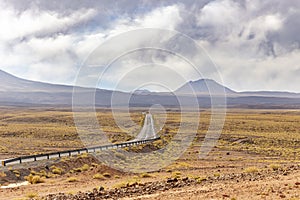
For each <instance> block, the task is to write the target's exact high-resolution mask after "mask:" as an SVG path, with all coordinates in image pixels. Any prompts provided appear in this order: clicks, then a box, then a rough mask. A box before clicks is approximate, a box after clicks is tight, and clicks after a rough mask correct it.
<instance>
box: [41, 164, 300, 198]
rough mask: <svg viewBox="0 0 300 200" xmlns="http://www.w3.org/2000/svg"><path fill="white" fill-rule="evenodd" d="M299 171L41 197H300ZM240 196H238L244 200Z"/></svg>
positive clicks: (182, 180) (292, 167) (171, 181)
mask: <svg viewBox="0 0 300 200" xmlns="http://www.w3.org/2000/svg"><path fill="white" fill-rule="evenodd" d="M299 172H300V166H299V165H290V166H288V167H286V168H285V169H278V170H265V171H262V172H251V173H238V174H235V173H232V174H226V175H220V176H208V177H206V178H188V177H184V178H169V179H167V180H164V181H156V182H146V183H137V182H134V183H131V184H129V183H128V184H127V185H124V186H122V187H120V188H114V189H110V190H105V189H104V188H103V187H100V188H94V189H93V190H92V191H88V192H78V193H77V194H65V193H57V194H49V195H47V196H45V197H43V199H46V200H81V199H91V200H97V199H122V198H124V199H170V197H171V199H236V198H237V197H238V196H241V195H243V194H244V193H243V192H245V189H246V191H247V188H248V191H247V197H246V198H250V197H251V198H252V199H300V192H299V191H300V190H299V187H300V179H299V178H300V173H299ZM245 186H246V188H245ZM253 186H256V187H258V188H260V189H257V188H256V189H255V193H251V192H249V190H250V189H251V188H252V189H253ZM227 187H228V188H227ZM232 189H233V190H232ZM234 193H235V194H234ZM209 196H210V197H209ZM244 197H245V196H244ZM244 197H242V199H245V198H244Z"/></svg>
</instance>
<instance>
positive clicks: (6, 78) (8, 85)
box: [0, 70, 73, 92]
mask: <svg viewBox="0 0 300 200" xmlns="http://www.w3.org/2000/svg"><path fill="white" fill-rule="evenodd" d="M0 81H1V85H0V92H8V91H9V92H71V91H72V89H73V87H72V86H65V85H57V84H50V83H42V82H36V81H29V80H25V79H22V78H18V77H16V76H13V75H11V74H9V73H7V72H4V71H2V70H0Z"/></svg>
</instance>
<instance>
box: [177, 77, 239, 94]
mask: <svg viewBox="0 0 300 200" xmlns="http://www.w3.org/2000/svg"><path fill="white" fill-rule="evenodd" d="M175 92H176V93H177V94H184V95H188V94H195V95H221V94H224V93H225V94H227V95H234V94H236V92H235V91H233V90H231V89H229V88H228V87H225V86H223V85H221V84H219V83H217V82H216V81H214V80H211V79H200V80H197V81H189V82H188V83H186V84H184V85H183V86H181V87H180V88H178V89H177V90H176V91H175Z"/></svg>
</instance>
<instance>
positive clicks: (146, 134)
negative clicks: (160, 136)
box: [133, 113, 157, 141]
mask: <svg viewBox="0 0 300 200" xmlns="http://www.w3.org/2000/svg"><path fill="white" fill-rule="evenodd" d="M156 137H157V135H156V133H155V130H154V123H153V117H152V115H151V114H150V113H149V114H146V116H145V121H144V126H143V128H142V130H141V131H140V133H139V134H138V135H137V137H136V138H135V139H134V140H133V141H140V140H148V139H154V138H156Z"/></svg>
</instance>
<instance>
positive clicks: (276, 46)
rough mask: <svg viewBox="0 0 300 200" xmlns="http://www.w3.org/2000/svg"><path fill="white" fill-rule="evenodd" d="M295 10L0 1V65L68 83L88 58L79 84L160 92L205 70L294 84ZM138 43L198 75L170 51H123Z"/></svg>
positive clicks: (252, 86) (229, 82)
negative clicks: (90, 67) (88, 67)
mask: <svg viewBox="0 0 300 200" xmlns="http://www.w3.org/2000/svg"><path fill="white" fill-rule="evenodd" d="M299 18H300V1H294V0H286V1H283V0H264V1H261V0H236V1H233V0H181V1H180V0H172V1H171V0H165V1H160V0H151V1H150V0H118V1H111V0H105V1H103V0H99V1H91V0H90V1H89V0H85V1H83V0H78V1H72V0H54V1H37V0H30V1H29V0H23V1H19V0H9V1H8V0H7V1H5V0H1V1H0V27H1V28H0V60H1V64H0V69H1V70H4V71H6V72H8V73H11V74H13V75H16V76H18V77H21V78H25V79H30V80H35V81H43V82H49V83H58V84H68V85H73V84H75V83H78V77H77V75H78V73H79V74H80V70H82V68H83V67H85V66H86V65H90V64H91V63H93V65H95V66H94V70H96V72H91V73H89V74H86V75H84V78H85V81H79V83H80V84H81V83H82V84H83V82H85V83H86V85H88V86H89V85H93V84H94V82H95V80H98V81H99V80H100V82H101V83H100V82H98V83H97V84H98V85H97V87H102V88H107V89H116V88H117V89H120V90H124V91H130V90H133V89H139V88H147V87H148V89H152V90H155V91H165V90H174V89H176V88H177V87H179V86H180V85H182V84H183V83H184V82H187V81H191V80H197V79H200V78H211V79H215V80H217V81H218V82H222V83H223V84H224V85H226V86H227V87H229V88H231V89H233V90H236V91H255V90H273V91H274V90H277V91H291V92H300V84H298V81H299V77H300V50H299V48H300V34H299V32H300V20H299ZM151 29H154V30H162V31H161V32H160V33H161V34H160V33H157V32H155V31H154V32H153V31H152V32H151V31H149V30H151ZM135 30H143V31H142V32H139V31H137V32H135ZM165 30H168V31H165ZM131 31H132V32H131ZM128 32H130V34H127V35H126V33H128ZM168 33H175V34H174V35H172V34H168ZM124 35H125V36H124ZM183 36H186V37H188V38H189V39H190V40H187V39H184V37H183ZM149 41H150V42H149ZM189 41H193V42H195V44H197V45H199V47H201V49H202V51H201V52H200V51H199V50H197V48H196V45H195V44H194V43H193V42H189ZM145 43H147V44H148V45H150V46H151V45H152V46H157V45H158V46H159V47H160V48H161V49H168V48H171V49H173V50H175V49H176V50H178V52H179V53H181V54H183V55H185V57H187V58H190V60H193V61H194V60H197V61H196V63H197V66H196V67H198V69H199V70H200V72H201V75H199V74H198V73H196V72H195V70H194V69H193V67H191V66H192V65H191V63H189V62H187V61H186V60H184V59H183V58H182V57H180V56H178V55H174V53H172V52H167V51H161V50H154V49H151V50H145V49H141V50H138V51H136V52H132V53H128V52H129V51H130V50H132V49H133V48H139V47H145V45H144V44H145ZM104 47H105V49H103V48H104ZM125 50H127V51H128V52H127V54H126V55H123V56H122V57H120V59H117V60H116V61H115V62H113V63H112V64H111V65H110V66H109V68H107V66H106V67H104V68H105V70H103V69H104V68H103V65H106V64H107V62H108V58H113V57H112V55H114V56H115V57H118V55H117V53H122V52H125ZM95 52H96V53H95ZM115 57H114V58H115ZM95 59H96V60H95ZM209 60H210V61H211V62H209ZM96 61H97V62H98V63H96ZM104 61H105V62H104ZM95 63H96V64H95ZM97 67H98V68H97ZM101 67H102V68H101ZM100 74H101V75H102V76H101V77H100V78H99V75H100ZM80 75H81V74H80ZM93 75H94V77H93ZM81 78H82V77H81ZM90 79H91V80H90Z"/></svg>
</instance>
